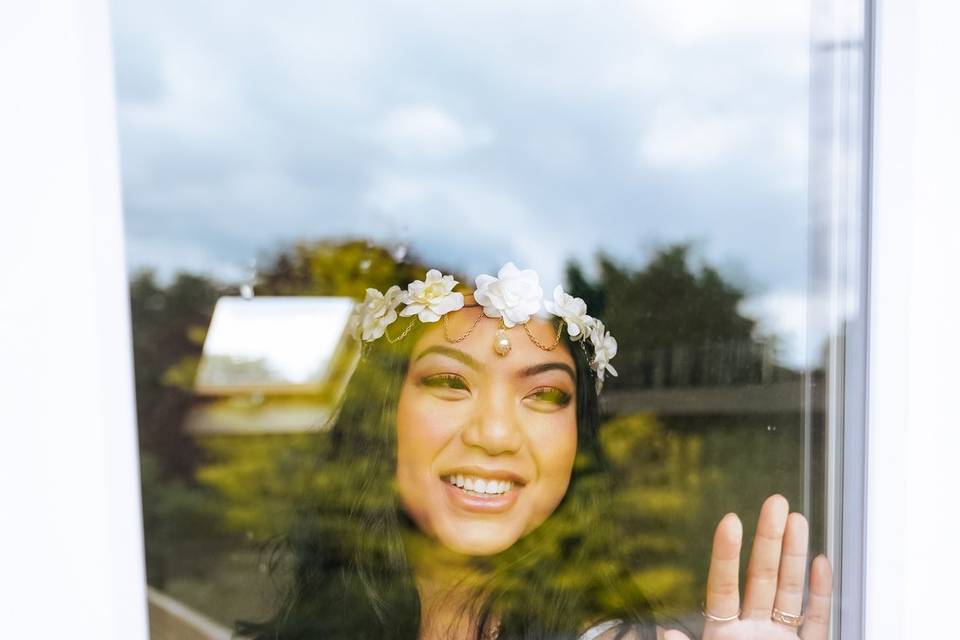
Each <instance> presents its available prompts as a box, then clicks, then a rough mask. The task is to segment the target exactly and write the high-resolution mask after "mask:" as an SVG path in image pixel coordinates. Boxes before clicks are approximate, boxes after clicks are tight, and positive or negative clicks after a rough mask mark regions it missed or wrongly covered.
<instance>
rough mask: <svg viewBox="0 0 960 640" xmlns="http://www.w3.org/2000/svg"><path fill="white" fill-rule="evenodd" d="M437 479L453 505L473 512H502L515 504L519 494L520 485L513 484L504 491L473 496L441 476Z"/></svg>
mask: <svg viewBox="0 0 960 640" xmlns="http://www.w3.org/2000/svg"><path fill="white" fill-rule="evenodd" d="M458 473H462V472H458ZM439 480H440V482H442V483H443V485H444V487H445V491H446V494H447V499H448V500H449V501H450V502H451V503H452V504H453V505H454V506H455V507H459V508H460V509H463V510H464V511H472V512H475V513H503V512H505V511H509V510H510V508H511V507H513V505H514V504H516V502H517V497H518V496H519V494H520V485H519V484H514V485H513V486H512V487H510V490H509V491H507V492H506V493H501V494H490V495H486V496H473V495H470V494H469V493H467V492H466V491H464V490H463V489H460V488H458V487H456V486H454V485H452V484H450V483H449V482H447V481H446V480H444V479H443V478H440V479H439Z"/></svg>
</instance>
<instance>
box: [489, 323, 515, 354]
mask: <svg viewBox="0 0 960 640" xmlns="http://www.w3.org/2000/svg"><path fill="white" fill-rule="evenodd" d="M511 348H512V345H511V344H510V338H509V337H508V336H507V331H506V330H505V329H497V332H496V333H495V334H494V337H493V350H494V351H496V352H497V355H498V356H505V355H507V354H508V353H510V349H511Z"/></svg>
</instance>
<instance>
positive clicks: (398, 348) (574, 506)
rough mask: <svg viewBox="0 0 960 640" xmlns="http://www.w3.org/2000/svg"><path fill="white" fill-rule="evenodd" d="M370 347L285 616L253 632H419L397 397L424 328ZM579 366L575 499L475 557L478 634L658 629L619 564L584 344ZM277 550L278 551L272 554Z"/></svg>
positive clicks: (304, 512)
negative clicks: (612, 624) (400, 480)
mask: <svg viewBox="0 0 960 640" xmlns="http://www.w3.org/2000/svg"><path fill="white" fill-rule="evenodd" d="M414 324H415V325H417V326H415V327H414V328H413V330H412V331H410V332H409V335H407V336H406V337H405V338H404V339H403V340H399V341H397V342H396V343H390V342H389V341H388V340H385V339H380V340H377V341H376V342H373V343H370V344H368V345H367V350H366V352H365V354H364V356H363V358H362V359H361V360H360V362H359V363H358V364H357V367H356V369H355V371H354V373H353V376H352V377H351V380H350V382H349V384H348V385H347V388H346V390H345V393H344V397H343V400H342V404H341V407H340V410H339V413H338V414H337V416H336V417H335V418H334V420H333V423H332V425H331V426H330V429H329V431H328V432H326V433H323V434H318V438H321V437H325V438H327V439H326V441H324V443H323V447H322V449H321V450H319V451H318V452H317V453H316V456H315V458H316V462H317V466H316V470H315V472H314V473H313V474H312V478H311V481H310V484H309V486H308V487H306V488H305V489H304V492H303V497H302V499H301V500H300V503H299V506H298V510H297V514H296V516H295V517H294V519H293V522H294V525H293V526H292V528H291V529H290V531H289V532H288V533H287V534H286V535H285V536H284V537H283V539H282V542H281V544H280V546H279V547H278V548H279V549H280V552H281V554H282V555H283V556H284V557H286V559H287V560H288V561H289V566H290V570H291V575H290V580H289V585H288V586H287V588H286V589H285V594H284V595H283V598H282V602H281V605H280V607H279V609H278V611H277V612H276V614H275V615H274V616H273V617H272V618H271V619H269V620H267V621H265V622H257V623H255V622H245V621H240V622H238V623H237V624H236V631H237V632H238V633H240V634H242V635H244V636H247V637H249V638H253V639H254V640H328V639H341V638H344V639H346V638H350V639H356V638H376V639H380V638H383V639H387V640H394V639H395V640H415V639H416V638H417V637H418V632H419V628H420V617H421V609H420V604H421V603H420V598H419V594H418V591H417V587H416V583H415V581H414V574H413V570H412V567H411V563H410V560H409V558H408V555H407V551H406V548H405V545H404V541H403V532H404V531H405V530H407V531H409V530H412V529H413V528H415V527H416V525H415V524H414V523H413V522H412V521H411V520H410V519H409V517H408V516H407V515H406V513H405V512H404V510H403V509H402V508H401V506H400V502H399V498H398V496H397V493H396V490H395V484H394V479H395V474H396V451H397V446H396V408H397V403H398V399H399V396H400V389H401V387H402V385H403V382H404V379H405V377H406V371H407V366H408V362H409V356H410V354H411V351H412V348H413V345H414V344H415V343H416V339H417V337H418V336H419V335H420V333H421V332H422V330H423V328H422V327H421V326H419V323H418V322H415V323H414ZM565 334H566V332H564V337H563V341H564V344H565V346H566V348H567V349H568V350H569V351H570V353H571V355H572V356H573V359H574V361H575V363H576V374H577V392H576V412H577V455H576V459H575V462H574V468H573V473H572V476H571V479H570V484H569V487H568V489H567V492H566V494H565V496H564V497H563V499H562V501H561V502H560V504H559V505H558V507H557V509H556V510H555V511H554V513H553V514H552V515H551V516H550V517H549V518H547V520H546V521H544V522H543V523H542V524H541V525H540V526H539V527H537V528H536V529H535V530H533V531H532V532H530V533H529V534H527V535H526V536H524V537H522V538H521V539H520V540H518V541H517V542H516V543H515V544H513V545H512V546H511V547H510V548H508V549H506V550H504V551H502V552H500V553H498V554H495V555H492V556H482V557H471V558H470V561H471V562H472V563H473V565H474V567H475V568H476V569H477V570H478V571H480V573H481V575H485V576H489V579H487V580H485V581H484V583H483V585H482V586H481V587H479V588H476V589H474V590H472V595H473V597H472V598H471V602H472V608H471V613H472V615H473V616H475V620H476V639H477V640H488V639H490V638H496V639H497V640H507V639H510V640H513V639H516V640H520V639H523V640H548V639H549V640H561V639H571V640H573V639H575V638H577V636H578V633H580V632H582V631H583V629H584V628H585V627H586V626H589V625H590V624H593V623H596V622H600V621H603V620H610V619H618V620H621V621H623V625H622V629H623V631H624V633H626V631H627V630H628V629H632V630H633V631H634V633H636V634H637V636H634V637H640V638H643V639H644V640H646V639H647V638H649V639H651V640H655V638H656V625H655V618H654V608H653V605H652V604H651V602H650V601H649V600H648V599H647V598H646V597H645V596H644V594H643V592H642V590H641V589H640V588H639V586H638V585H637V584H636V582H635V580H634V579H633V578H632V576H631V567H629V566H624V563H621V562H619V561H617V559H616V548H617V546H618V545H617V542H618V541H617V540H615V539H613V538H614V536H615V533H614V529H613V527H612V518H611V517H610V513H609V509H608V504H609V500H610V496H611V494H612V492H613V490H614V488H615V486H614V485H615V479H614V478H613V477H612V474H611V473H610V468H609V464H608V461H607V458H606V456H605V455H604V452H603V448H602V446H601V443H600V439H599V433H598V431H599V427H600V412H599V406H598V400H597V393H596V390H595V387H594V374H593V372H592V371H591V370H590V368H589V364H588V360H587V356H586V354H585V352H584V350H583V348H582V346H581V344H580V343H577V342H571V341H570V340H569V339H568V338H567V337H566V335H565ZM275 557H276V556H275Z"/></svg>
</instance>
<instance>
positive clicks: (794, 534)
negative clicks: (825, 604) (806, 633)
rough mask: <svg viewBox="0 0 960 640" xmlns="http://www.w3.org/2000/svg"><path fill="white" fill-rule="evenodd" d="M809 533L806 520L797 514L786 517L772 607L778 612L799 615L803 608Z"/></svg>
mask: <svg viewBox="0 0 960 640" xmlns="http://www.w3.org/2000/svg"><path fill="white" fill-rule="evenodd" d="M809 535H810V531H809V527H808V525H807V519H806V518H804V517H803V516H802V515H801V514H799V513H791V514H790V515H789V516H787V529H786V532H785V533H784V534H783V549H782V552H781V554H780V574H779V576H778V578H777V595H776V599H775V600H774V605H773V606H775V607H776V608H777V609H779V610H780V611H783V612H784V613H789V614H791V615H800V610H801V609H802V608H803V582H804V576H805V575H806V573H807V540H808V538H809Z"/></svg>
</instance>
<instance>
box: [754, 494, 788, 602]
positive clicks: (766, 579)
mask: <svg viewBox="0 0 960 640" xmlns="http://www.w3.org/2000/svg"><path fill="white" fill-rule="evenodd" d="M789 511H790V505H789V504H788V503H787V499H786V498H784V497H783V496H781V495H779V494H774V495H772V496H770V497H769V498H767V499H766V500H765V501H764V503H763V506H762V507H761V508H760V518H759V519H758V520H757V535H756V536H754V538H753V548H752V549H751V550H750V564H748V565H747V584H746V587H745V589H744V597H743V616H742V617H743V618H754V619H758V620H768V619H769V618H770V615H771V614H772V613H773V600H774V597H775V596H776V593H777V575H778V574H779V572H780V549H781V546H782V544H783V533H784V530H785V529H786V526H787V514H788V513H789Z"/></svg>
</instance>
